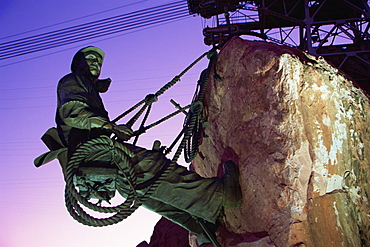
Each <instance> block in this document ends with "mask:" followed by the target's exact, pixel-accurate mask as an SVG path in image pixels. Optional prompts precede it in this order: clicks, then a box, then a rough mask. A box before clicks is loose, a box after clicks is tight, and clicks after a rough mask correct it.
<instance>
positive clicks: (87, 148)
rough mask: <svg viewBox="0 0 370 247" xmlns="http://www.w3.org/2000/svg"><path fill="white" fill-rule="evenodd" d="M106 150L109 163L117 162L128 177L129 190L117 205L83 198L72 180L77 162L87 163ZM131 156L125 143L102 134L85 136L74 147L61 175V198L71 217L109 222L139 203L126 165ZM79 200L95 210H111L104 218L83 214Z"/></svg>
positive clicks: (89, 222) (131, 171)
mask: <svg viewBox="0 0 370 247" xmlns="http://www.w3.org/2000/svg"><path fill="white" fill-rule="evenodd" d="M108 153H110V155H111V156H112V160H111V163H112V164H115V165H118V163H120V164H121V165H120V168H122V167H124V169H120V171H121V172H122V173H123V174H124V176H125V177H126V178H127V179H128V180H130V181H131V184H130V185H131V186H130V187H131V188H130V193H129V195H128V197H127V198H126V200H125V201H124V202H123V203H121V204H120V205H117V206H112V207H105V206H101V205H99V204H94V203H92V202H90V201H89V199H88V198H85V197H84V196H82V195H81V194H80V193H79V192H78V191H77V190H76V188H75V184H74V179H76V174H77V172H78V169H79V167H81V165H84V164H86V163H91V161H93V160H94V159H95V158H96V157H97V156H99V155H109V154H108ZM132 157H134V154H133V153H132V152H131V151H130V150H129V149H128V148H127V147H125V146H124V145H123V144H121V143H119V142H114V141H113V140H111V139H110V138H109V137H108V136H104V135H103V136H100V137H98V138H96V139H92V140H89V141H87V142H85V143H83V144H82V145H80V146H79V147H78V148H77V150H76V151H75V153H74V154H73V155H72V157H71V159H70V161H69V163H68V165H67V169H66V176H65V181H66V187H65V202H66V206H67V209H68V211H69V213H70V214H71V216H72V217H73V218H74V219H76V220H77V221H79V222H80V223H83V224H86V225H90V226H107V225H112V224H115V223H118V222H120V221H122V220H123V219H125V218H127V217H128V216H129V215H131V214H132V213H133V212H134V211H135V210H136V208H138V207H139V206H140V205H141V203H138V201H139V200H138V198H137V197H135V195H136V193H135V188H134V186H135V184H133V183H132V182H135V171H134V169H133V168H132V167H131V165H130V163H131V158H132ZM118 158H119V159H121V160H120V162H118V161H117V159H118ZM123 164H124V166H123ZM112 168H113V167H112ZM79 203H80V204H82V205H83V206H85V207H87V208H89V209H91V210H93V211H96V212H100V213H115V214H114V215H113V216H110V217H108V218H95V217H93V216H90V215H89V214H87V213H86V212H85V211H84V209H83V208H82V207H81V206H80V205H79Z"/></svg>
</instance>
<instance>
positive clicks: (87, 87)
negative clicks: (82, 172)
mask: <svg viewBox="0 0 370 247" xmlns="http://www.w3.org/2000/svg"><path fill="white" fill-rule="evenodd" d="M106 90H107V87H105V90H104V91H106ZM57 94H58V98H57V110H56V115H55V121H56V124H57V128H50V129H48V130H47V131H46V133H45V134H44V135H43V136H42V138H41V139H42V140H43V142H44V143H45V144H46V146H47V147H48V148H49V150H50V151H49V152H47V153H44V154H42V155H40V156H39V157H37V158H36V159H35V165H36V166H37V167H39V166H41V165H43V164H46V163H48V162H50V161H52V160H54V159H55V158H58V159H59V162H60V163H61V165H62V167H63V168H65V165H66V163H67V156H70V155H71V154H72V153H73V152H74V150H75V148H76V147H77V146H78V145H79V144H80V143H83V142H85V141H87V140H89V139H93V138H96V137H98V136H100V135H103V134H106V135H110V133H109V132H108V131H107V130H104V129H102V128H101V125H96V124H95V123H96V122H99V123H101V122H109V117H108V112H107V111H106V110H105V107H104V105H103V102H102V99H101V97H100V95H99V88H97V87H96V86H95V85H94V84H93V80H92V78H89V77H88V76H86V75H85V74H82V73H70V74H68V75H66V76H64V77H63V78H62V79H60V81H59V83H58V88H57ZM96 120H100V121H96Z"/></svg>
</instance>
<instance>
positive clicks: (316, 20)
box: [188, 0, 370, 93]
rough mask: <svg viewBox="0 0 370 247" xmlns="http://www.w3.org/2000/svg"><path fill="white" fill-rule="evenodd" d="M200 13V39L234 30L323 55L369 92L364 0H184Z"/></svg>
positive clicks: (216, 38) (224, 36)
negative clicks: (202, 27) (201, 33)
mask: <svg viewBox="0 0 370 247" xmlns="http://www.w3.org/2000/svg"><path fill="white" fill-rule="evenodd" d="M188 6H189V12H190V14H199V15H201V16H202V17H203V18H204V23H205V28H204V30H203V34H204V37H205V38H204V42H205V44H207V45H211V44H219V43H223V42H226V41H227V40H228V39H229V38H230V37H231V36H234V35H239V36H240V35H247V36H246V37H245V38H246V39H257V40H265V41H271V42H274V43H278V44H282V45H287V46H292V47H297V48H299V49H301V50H304V51H306V52H308V53H310V54H314V55H320V56H323V57H325V59H326V60H328V61H330V62H331V63H332V64H334V65H335V66H336V67H338V68H339V69H341V70H342V71H344V72H345V73H346V74H347V75H349V76H350V77H352V79H354V80H355V81H356V82H357V83H358V84H359V85H360V86H361V87H362V88H363V89H365V90H366V91H367V92H368V93H370V35H369V28H370V25H369V20H370V9H369V2H368V1H367V0H313V1H310V0H254V1H235V0H233V1H230V0H229V1H224V0H188Z"/></svg>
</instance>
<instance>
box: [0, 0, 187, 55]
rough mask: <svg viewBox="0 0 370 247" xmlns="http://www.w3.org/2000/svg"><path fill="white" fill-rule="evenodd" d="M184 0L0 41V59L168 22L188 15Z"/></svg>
mask: <svg viewBox="0 0 370 247" xmlns="http://www.w3.org/2000/svg"><path fill="white" fill-rule="evenodd" d="M188 16H189V14H188V10H187V6H186V4H184V2H183V1H178V2H174V3H170V4H164V5H160V6H156V7H152V8H148V9H144V10H139V11H134V12H131V13H128V14H122V15H118V16H114V17H110V18H105V19H102V20H98V21H93V22H89V23H85V24H80V25H76V26H72V27H69V28H63V29H59V30H56V31H52V32H47V33H43V34H39V35H34V36H30V37H27V38H22V39H17V40H14V41H10V42H5V43H1V44H0V60H5V59H9V58H13V57H18V56H22V55H26V54H30V53H34V52H38V51H43V50H47V49H52V48H55V47H60V46H64V45H68V44H72V43H76V42H81V41H85V40H88V39H94V38H100V37H103V36H107V35H112V34H116V33H119V32H125V31H129V30H133V29H138V28H143V27H148V26H151V25H156V24H159V23H161V24H163V23H166V22H171V21H173V20H176V19H181V18H185V17H188Z"/></svg>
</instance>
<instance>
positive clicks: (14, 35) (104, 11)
mask: <svg viewBox="0 0 370 247" xmlns="http://www.w3.org/2000/svg"><path fill="white" fill-rule="evenodd" d="M146 1H148V0H142V1H138V2H134V3H129V4H125V5H122V6H118V7H115V8H112V9H107V10H103V11H99V12H97V13H93V14H89V15H84V16H81V17H77V18H74V19H71V20H67V21H62V22H58V23H55V24H51V25H48V26H44V27H40V28H35V29H32V30H29V31H25V32H21V33H17V34H12V35H9V36H6V37H1V38H0V40H2V39H8V38H11V37H16V36H19V35H23V34H26V33H32V32H35V31H39V30H42V29H46V28H50V27H55V26H58V25H61V24H65V23H68V22H72V21H77V20H81V19H84V18H87V17H91V16H94V15H99V14H102V13H106V12H109V11H113V10H117V9H121V8H126V7H129V6H132V5H136V4H139V3H142V2H146Z"/></svg>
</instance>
